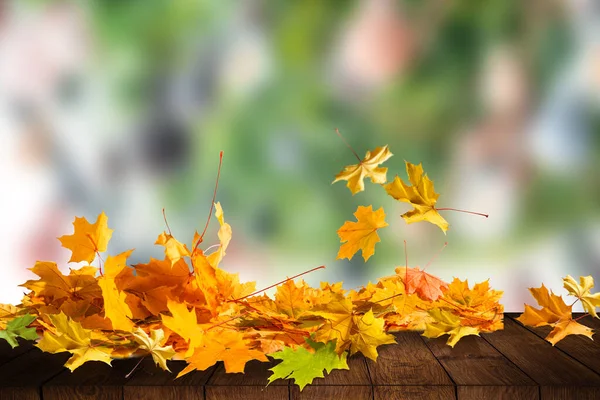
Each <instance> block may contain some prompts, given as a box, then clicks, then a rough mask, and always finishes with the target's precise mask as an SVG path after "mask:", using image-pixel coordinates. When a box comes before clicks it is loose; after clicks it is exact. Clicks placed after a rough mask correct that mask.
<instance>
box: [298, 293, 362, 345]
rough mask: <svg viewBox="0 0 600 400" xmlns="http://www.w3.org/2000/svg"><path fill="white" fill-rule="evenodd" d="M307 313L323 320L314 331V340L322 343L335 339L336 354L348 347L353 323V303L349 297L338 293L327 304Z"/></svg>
mask: <svg viewBox="0 0 600 400" xmlns="http://www.w3.org/2000/svg"><path fill="white" fill-rule="evenodd" d="M307 314H309V315H315V316H318V317H321V318H323V319H324V320H325V323H324V324H323V325H322V326H321V327H320V328H319V329H318V330H317V331H316V332H315V340H317V341H319V342H324V343H327V342H329V341H331V340H335V341H336V342H335V345H336V352H337V353H338V354H342V352H343V351H345V350H346V349H348V347H350V344H351V342H350V333H351V329H352V327H353V325H354V321H353V318H352V317H353V316H354V304H353V303H352V300H351V299H350V298H348V297H343V296H341V295H338V296H336V297H335V298H334V299H332V300H331V301H330V302H329V303H327V304H323V305H319V306H316V307H313V308H312V309H311V310H310V311H309V312H307Z"/></svg>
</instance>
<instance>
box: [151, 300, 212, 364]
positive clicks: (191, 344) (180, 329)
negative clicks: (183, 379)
mask: <svg viewBox="0 0 600 400" xmlns="http://www.w3.org/2000/svg"><path fill="white" fill-rule="evenodd" d="M167 306H168V308H169V311H170V312H171V316H169V315H165V314H162V315H161V317H162V322H163V324H164V325H165V326H166V327H167V328H169V329H170V330H172V331H173V332H175V333H176V334H178V335H179V336H181V337H182V338H183V339H184V340H186V341H187V342H188V350H187V351H186V353H185V357H189V356H191V355H192V353H193V352H194V349H195V348H196V347H198V346H200V343H201V339H202V334H203V333H204V332H203V331H202V329H201V328H200V327H199V326H198V320H197V317H196V310H195V309H193V308H192V310H188V308H187V306H186V305H185V304H184V303H180V302H177V301H172V300H168V301H167Z"/></svg>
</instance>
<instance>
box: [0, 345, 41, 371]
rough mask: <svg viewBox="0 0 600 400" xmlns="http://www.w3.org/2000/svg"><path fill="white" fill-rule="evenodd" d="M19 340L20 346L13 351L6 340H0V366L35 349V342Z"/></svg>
mask: <svg viewBox="0 0 600 400" xmlns="http://www.w3.org/2000/svg"><path fill="white" fill-rule="evenodd" d="M17 340H18V342H19V345H18V346H17V347H15V348H14V349H13V348H12V347H10V344H8V342H7V341H6V340H3V339H0V365H3V364H6V363H7V362H9V361H10V360H12V359H15V358H17V357H19V356H21V355H22V354H25V353H27V352H28V351H29V350H31V349H32V348H33V347H34V346H33V345H34V342H33V341H31V340H23V339H17Z"/></svg>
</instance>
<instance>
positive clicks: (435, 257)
mask: <svg viewBox="0 0 600 400" xmlns="http://www.w3.org/2000/svg"><path fill="white" fill-rule="evenodd" d="M446 246H448V242H444V245H443V246H442V248H441V249H439V250H438V251H437V253H435V254H434V255H433V257H431V260H429V261H428V262H427V264H426V265H425V267H423V271H425V268H427V267H429V266H430V265H431V263H432V262H434V261H435V260H436V259H437V258H438V257H439V256H440V254H441V252H442V251H444V249H445V248H446Z"/></svg>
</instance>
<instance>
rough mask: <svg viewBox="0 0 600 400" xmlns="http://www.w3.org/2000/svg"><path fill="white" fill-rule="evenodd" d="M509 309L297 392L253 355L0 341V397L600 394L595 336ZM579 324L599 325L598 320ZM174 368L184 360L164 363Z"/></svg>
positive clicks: (405, 344)
mask: <svg viewBox="0 0 600 400" xmlns="http://www.w3.org/2000/svg"><path fill="white" fill-rule="evenodd" d="M515 316H516V315H515V314H506V315H505V329H504V330H503V331H498V332H494V333H491V334H482V335H481V337H476V336H469V337H467V338H464V339H462V340H461V341H460V342H459V343H458V344H457V345H456V346H455V347H454V349H452V348H450V347H448V346H446V344H445V340H446V339H445V338H444V337H442V338H439V339H434V340H430V339H427V338H424V337H422V336H420V334H419V333H418V332H402V333H399V334H397V335H396V338H397V342H398V344H395V345H388V346H383V347H380V351H379V358H378V360H377V362H372V361H371V360H367V359H365V358H364V357H362V356H353V357H351V358H349V364H350V370H349V371H339V370H338V371H334V372H333V373H332V374H331V375H329V376H327V377H326V378H325V379H316V380H315V381H314V382H313V384H312V385H309V386H307V387H306V388H304V390H303V391H302V392H300V391H299V390H298V387H297V386H296V385H293V384H292V385H290V384H289V382H288V381H281V380H279V381H276V382H274V383H272V384H271V385H269V386H268V387H266V383H267V377H268V376H269V375H270V374H271V373H270V371H268V368H270V365H269V364H267V363H260V362H250V363H248V365H247V366H246V373H245V374H225V371H224V369H223V365H222V364H218V365H216V366H214V367H212V368H210V369H208V370H207V371H196V372H193V373H190V374H188V375H185V376H184V377H182V378H181V379H174V375H171V374H169V373H168V372H165V371H162V370H160V369H158V368H157V367H155V366H154V365H153V362H152V360H151V359H150V358H147V359H145V360H144V361H143V362H142V363H141V364H140V366H139V367H138V368H137V369H136V370H135V372H134V373H133V374H132V376H131V377H129V378H128V379H127V378H125V375H127V373H128V372H129V371H131V370H132V368H133V367H134V366H135V364H136V363H137V361H138V360H136V359H129V360H119V361H114V362H113V367H112V368H111V367H109V366H108V365H106V364H103V363H100V362H90V363H88V364H85V365H84V366H82V367H81V368H79V369H77V370H76V371H75V372H74V373H71V372H70V371H69V370H67V369H65V368H64V367H63V363H64V362H65V360H66V359H67V358H69V354H67V353H64V354H55V355H50V354H44V353H42V352H41V351H40V350H39V349H37V348H35V347H33V346H32V345H31V344H27V345H24V346H20V347H18V348H17V349H15V350H11V349H10V347H9V346H8V345H7V344H6V342H4V341H2V343H1V345H0V399H1V400H5V399H15V400H29V399H31V400H40V399H43V400H59V399H60V400H78V399H86V400H87V399H101V400H121V399H127V400H145V399H148V400H150V399H152V400H154V399H158V400H179V399H192V400H200V399H211V400H213V399H215V400H216V399H234V400H235V399H240V400H249V399H269V400H276V399H329V398H331V399H336V400H343V399H381V400H388V399H478V400H479V399H515V400H517V399H524V400H530V399H578V400H579V399H600V335H599V340H598V341H597V342H596V341H591V340H589V339H588V338H585V337H582V336H571V337H568V338H566V339H564V340H563V341H562V342H559V343H558V344H557V346H555V347H552V345H551V344H550V343H548V342H546V341H544V340H543V339H542V338H543V337H544V336H545V335H546V334H547V333H548V332H549V329H548V328H537V329H535V330H533V329H528V328H525V327H523V326H522V325H521V324H520V323H518V322H516V321H515V320H514V317H515ZM581 322H582V323H584V324H585V325H588V326H590V327H592V328H595V329H600V320H597V319H596V320H594V319H592V318H590V317H587V318H584V319H582V320H581ZM169 366H170V368H171V369H172V370H173V371H174V372H178V371H180V370H181V369H182V368H183V367H184V363H183V362H170V364H169Z"/></svg>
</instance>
